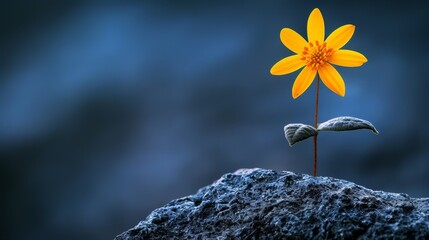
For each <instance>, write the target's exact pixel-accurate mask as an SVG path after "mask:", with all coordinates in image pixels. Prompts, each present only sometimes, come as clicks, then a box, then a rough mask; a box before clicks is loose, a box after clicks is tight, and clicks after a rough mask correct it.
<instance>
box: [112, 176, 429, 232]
mask: <svg viewBox="0 0 429 240" xmlns="http://www.w3.org/2000/svg"><path fill="white" fill-rule="evenodd" d="M285 238H286V239H314V238H316V239H359V238H361V239H367V238H370V239H374V238H389V239H391V238H396V239H410V238H411V239H429V198H421V199H418V198H410V197H409V196H408V195H406V194H397V193H387V192H382V191H373V190H370V189H367V188H364V187H362V186H359V185H356V184H354V183H351V182H347V181H344V180H339V179H335V178H330V177H312V176H308V175H298V174H294V173H292V172H281V173H277V172H274V171H271V170H264V169H242V170H238V171H236V172H235V173H232V174H231V173H230V174H226V175H224V176H223V177H222V178H220V179H219V180H217V181H216V182H214V183H213V184H212V185H209V186H206V187H204V188H202V189H200V190H199V191H198V192H197V193H196V194H195V195H192V196H188V197H184V198H180V199H177V200H174V201H172V202H170V203H169V204H167V205H166V206H164V207H162V208H159V209H156V210H155V211H153V212H152V213H151V214H150V215H149V216H148V217H147V218H146V220H144V221H141V222H140V223H139V224H138V225H137V226H135V227H134V228H132V229H130V230H128V231H126V232H124V233H122V234H121V235H119V236H117V237H116V239H285Z"/></svg>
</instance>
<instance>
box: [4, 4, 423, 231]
mask: <svg viewBox="0 0 429 240" xmlns="http://www.w3.org/2000/svg"><path fill="white" fill-rule="evenodd" d="M419 2H423V1H415V2H413V1H406V2H402V4H401V3H400V2H397V1H372V0H371V1H355V2H352V1H329V3H321V2H319V1H317V2H316V1H314V2H309V1H305V2H304V1H294V2H290V1H245V2H244V1H243V2H231V1H224V2H223V1H211V2H208V1H127V2H125V1H117V2H112V1H104V2H103V1H61V2H60V1H53V0H43V1H3V2H2V3H1V10H0V11H1V14H0V18H1V22H0V24H1V38H0V66H1V68H0V159H1V160H0V169H1V185H2V197H1V206H2V214H1V223H0V224H1V233H0V235H1V239H113V238H114V237H115V235H117V234H119V233H121V232H123V231H125V230H127V229H128V228H131V227H133V226H134V225H136V224H137V223H138V222H139V221H140V220H143V219H144V218H145V217H146V216H147V215H148V214H149V213H150V212H151V211H152V210H153V209H155V208H157V207H160V206H162V205H164V204H166V203H168V202H169V201H170V200H172V199H175V198H179V197H183V196H186V195H189V194H193V193H195V192H196V191H197V190H198V189H199V188H200V187H203V186H205V185H207V184H210V183H211V182H212V181H214V180H216V179H217V178H219V177H220V176H221V175H222V174H224V173H227V172H232V171H235V170H237V169H239V168H253V167H261V168H268V169H274V170H277V171H282V170H288V171H294V172H297V173H307V174H311V173H312V157H313V156H312V141H305V142H302V143H299V144H297V145H296V146H294V147H293V148H290V147H289V146H288V144H287V142H286V140H285V138H284V133H283V126H284V125H286V124H287V123H292V122H302V123H308V124H312V123H313V114H314V93H315V91H314V88H315V85H314V84H313V85H312V86H311V88H310V90H308V91H307V92H306V93H305V94H303V95H302V96H301V97H300V98H298V99H297V100H293V99H292V97H291V88H292V84H293V81H294V79H295V77H296V76H297V73H298V72H296V73H294V74H290V75H286V76H281V77H274V76H271V75H270V74H269V70H270V68H271V66H272V65H273V64H274V63H276V62H277V61H278V60H280V59H282V58H284V57H286V56H289V55H291V54H292V53H291V52H290V51H289V50H288V49H286V48H285V47H284V46H283V45H282V43H281V42H280V40H279V32H280V30H281V29H282V28H283V27H290V28H293V29H295V30H296V31H298V32H299V33H301V34H302V35H303V36H304V37H306V22H307V18H308V15H309V14H310V12H311V10H312V9H313V8H315V7H319V8H320V9H321V11H322V13H323V15H324V18H325V25H326V32H327V34H328V33H330V32H332V31H333V30H334V29H335V28H337V27H339V26H341V25H343V24H347V23H352V24H355V25H356V31H355V35H354V36H353V38H352V40H351V41H350V42H349V43H348V44H347V45H346V46H345V48H347V49H353V50H356V51H359V52H361V53H363V54H365V55H366V57H367V58H368V60H369V61H368V62H367V63H366V64H365V65H364V66H363V67H360V68H341V67H339V68H338V69H339V72H340V73H341V75H342V76H343V78H344V79H345V82H346V88H347V94H346V97H344V98H341V97H338V96H337V95H335V94H334V93H332V92H330V91H329V90H328V89H327V88H326V87H324V86H323V87H322V88H321V96H320V110H319V113H320V121H325V120H328V119H330V118H333V117H337V116H341V115H350V116H355V117H359V118H363V119H367V120H369V121H371V122H372V123H373V124H374V125H375V126H376V127H377V128H378V130H379V131H380V135H378V136H375V135H373V134H372V133H371V132H370V131H356V132H343V133H323V134H322V135H320V136H319V169H318V170H319V174H320V175H323V176H332V177H335V178H342V179H346V180H349V181H353V182H356V183H358V184H361V185H363V186H366V187H368V188H372V189H376V190H385V191H391V192H401V193H407V194H409V195H411V196H412V197H424V196H426V197H427V196H429V188H428V187H427V186H428V185H429V148H428V147H427V146H428V145H429V140H428V135H429V128H428V127H427V122H428V117H429V108H428V106H427V104H428V103H429V95H428V91H429V81H428V79H427V77H428V76H429V67H428V62H429V61H428V56H429V48H428V46H427V44H428V37H429V32H428V30H429V17H428V14H427V13H428V11H429V5H428V4H422V3H419Z"/></svg>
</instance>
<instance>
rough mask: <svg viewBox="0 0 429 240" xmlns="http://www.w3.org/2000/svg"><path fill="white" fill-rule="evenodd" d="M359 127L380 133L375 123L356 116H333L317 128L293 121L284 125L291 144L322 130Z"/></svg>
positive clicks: (343, 129)
mask: <svg viewBox="0 0 429 240" xmlns="http://www.w3.org/2000/svg"><path fill="white" fill-rule="evenodd" d="M358 129H369V130H371V131H372V132H373V133H374V134H378V131H377V129H375V127H374V125H372V124H371V123H370V122H369V121H366V120H363V119H359V118H355V117H337V118H333V119H331V120H328V121H326V122H323V123H321V124H319V126H318V127H317V129H316V128H314V127H313V126H310V125H306V124H302V123H291V124H288V125H286V126H285V127H284V131H285V136H286V139H287V141H288V142H289V146H292V145H294V144H295V143H297V142H299V141H302V140H305V139H307V138H309V137H312V136H316V135H317V134H319V132H320V131H351V130H358Z"/></svg>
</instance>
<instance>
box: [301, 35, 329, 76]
mask: <svg viewBox="0 0 429 240" xmlns="http://www.w3.org/2000/svg"><path fill="white" fill-rule="evenodd" d="M333 52H334V50H333V49H332V48H328V47H327V44H326V42H324V43H323V44H320V43H319V41H317V40H316V41H315V44H313V43H312V42H309V43H308V47H304V51H302V56H303V57H302V58H301V60H303V61H305V64H306V65H307V67H310V68H312V69H314V70H318V69H319V67H321V66H323V65H324V64H325V63H326V62H328V61H329V58H330V57H331V55H332V53H333Z"/></svg>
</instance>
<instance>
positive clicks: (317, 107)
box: [313, 74, 320, 176]
mask: <svg viewBox="0 0 429 240" xmlns="http://www.w3.org/2000/svg"><path fill="white" fill-rule="evenodd" d="M319 88H320V77H319V74H318V75H317V83H316V112H315V114H314V128H316V129H317V117H318V115H319ZM313 143H314V162H313V175H314V176H317V135H315V136H314V141H313Z"/></svg>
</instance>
